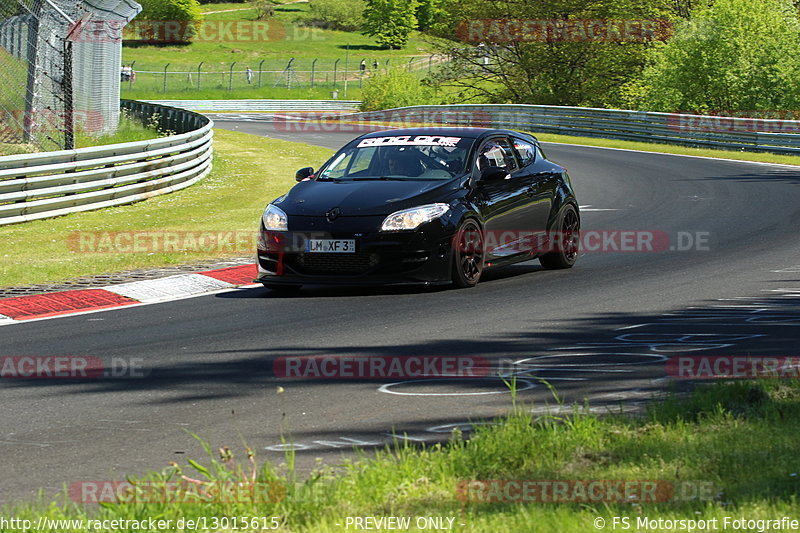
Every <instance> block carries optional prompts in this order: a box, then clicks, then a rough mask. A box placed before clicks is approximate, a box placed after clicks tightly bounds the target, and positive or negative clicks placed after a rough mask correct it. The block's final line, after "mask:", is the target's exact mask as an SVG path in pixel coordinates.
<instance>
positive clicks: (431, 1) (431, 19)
mask: <svg viewBox="0 0 800 533" xmlns="http://www.w3.org/2000/svg"><path fill="white" fill-rule="evenodd" d="M440 1H441V0H419V3H418V4H417V10H416V13H415V15H416V17H417V29H419V30H420V31H426V30H429V29H432V28H433V27H434V25H435V24H436V22H437V21H438V20H439V18H440V17H441V16H442V15H443V10H442V8H441V7H440V6H439V3H440Z"/></svg>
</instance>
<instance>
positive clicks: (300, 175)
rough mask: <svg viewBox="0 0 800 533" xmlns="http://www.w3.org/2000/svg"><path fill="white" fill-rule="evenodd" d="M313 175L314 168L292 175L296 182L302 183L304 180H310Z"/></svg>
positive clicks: (303, 169) (306, 168)
mask: <svg viewBox="0 0 800 533" xmlns="http://www.w3.org/2000/svg"><path fill="white" fill-rule="evenodd" d="M313 175H314V168H313V167H305V168H301V169H300V170H298V171H297V173H296V174H295V175H294V179H296V180H297V181H303V180H304V179H306V178H310V177H312V176H313Z"/></svg>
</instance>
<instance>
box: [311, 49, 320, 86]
mask: <svg viewBox="0 0 800 533" xmlns="http://www.w3.org/2000/svg"><path fill="white" fill-rule="evenodd" d="M317 59H319V58H318V57H315V58H314V61H312V62H311V88H312V89H313V88H314V72H315V71H316V65H317Z"/></svg>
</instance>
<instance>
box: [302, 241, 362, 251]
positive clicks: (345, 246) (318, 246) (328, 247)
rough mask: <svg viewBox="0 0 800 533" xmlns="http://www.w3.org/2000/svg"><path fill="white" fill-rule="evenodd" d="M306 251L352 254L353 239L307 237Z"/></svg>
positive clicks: (354, 245) (354, 243)
mask: <svg viewBox="0 0 800 533" xmlns="http://www.w3.org/2000/svg"><path fill="white" fill-rule="evenodd" d="M306 252H313V253H323V254H353V253H355V252H356V241H355V239H309V240H307V241H306Z"/></svg>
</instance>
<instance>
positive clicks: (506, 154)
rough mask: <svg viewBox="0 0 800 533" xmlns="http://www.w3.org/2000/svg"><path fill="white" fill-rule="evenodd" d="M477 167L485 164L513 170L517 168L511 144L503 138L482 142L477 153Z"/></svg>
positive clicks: (479, 167)
mask: <svg viewBox="0 0 800 533" xmlns="http://www.w3.org/2000/svg"><path fill="white" fill-rule="evenodd" d="M477 164H478V169H479V170H483V169H484V168H485V167H487V166H493V167H501V168H505V169H508V171H509V172H513V171H514V170H516V169H517V165H516V161H514V155H513V153H512V152H511V145H510V144H509V143H508V141H507V140H505V139H492V140H490V141H488V142H487V143H486V144H484V145H483V146H482V147H481V149H480V152H479V153H478V161H477Z"/></svg>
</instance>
